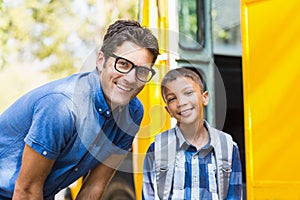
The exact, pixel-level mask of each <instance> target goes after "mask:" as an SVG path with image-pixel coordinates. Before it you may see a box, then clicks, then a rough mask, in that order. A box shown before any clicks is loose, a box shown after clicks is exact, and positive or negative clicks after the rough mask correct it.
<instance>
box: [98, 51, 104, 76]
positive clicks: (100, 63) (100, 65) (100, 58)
mask: <svg viewBox="0 0 300 200" xmlns="http://www.w3.org/2000/svg"><path fill="white" fill-rule="evenodd" d="M104 62H105V58H104V54H103V52H102V51H100V52H99V53H98V57H97V60H96V67H97V69H98V71H99V72H101V71H102V69H103V65H104Z"/></svg>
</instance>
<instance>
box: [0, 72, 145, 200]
mask: <svg viewBox="0 0 300 200" xmlns="http://www.w3.org/2000/svg"><path fill="white" fill-rule="evenodd" d="M143 113H144V110H143V106H142V104H141V102H140V101H139V100H138V99H137V98H136V97H135V98H134V99H133V100H131V101H130V103H129V105H128V106H124V107H122V108H118V109H115V110H114V111H111V110H110V109H109V107H108V105H107V103H106V100H105V98H104V94H103V92H102V89H101V85H100V81H99V76H98V71H97V70H96V69H95V70H94V71H92V72H88V73H80V74H75V75H72V76H70V77H67V78H64V79H61V80H57V81H54V82H51V83H48V84H46V85H44V86H41V87H39V88H37V89H35V90H33V91H31V92H29V93H27V94H26V95H24V96H23V97H21V98H20V99H18V100H17V101H16V102H15V103H14V104H13V105H11V106H10V107H9V108H8V109H7V110H6V111H4V112H3V113H2V114H1V115H0V197H1V196H4V197H12V194H13V190H14V184H15V181H16V179H17V177H18V174H19V170H20V166H21V159H22V153H23V149H24V146H25V143H26V144H28V145H29V146H30V147H32V148H33V149H34V150H35V151H36V152H38V153H39V154H41V155H42V156H44V157H46V158H48V159H53V160H56V161H55V164H54V166H53V169H52V170H51V172H50V174H49V176H48V178H47V180H46V182H45V185H44V197H45V199H53V198H54V195H55V194H56V193H57V192H58V191H59V190H61V189H62V188H65V187H67V186H68V185H70V184H71V183H72V182H74V181H75V180H77V179H78V178H79V177H81V176H83V175H85V174H86V173H87V172H88V171H89V170H90V169H93V168H94V167H95V166H97V165H98V164H99V163H101V162H103V161H104V160H105V159H106V158H108V156H109V155H111V154H124V153H127V152H129V150H130V149H131V145H132V141H133V138H134V136H135V135H136V133H137V131H138V129H139V125H140V123H141V120H142V118H143ZM32 170H35V169H32Z"/></svg>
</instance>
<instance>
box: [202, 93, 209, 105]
mask: <svg viewBox="0 0 300 200" xmlns="http://www.w3.org/2000/svg"><path fill="white" fill-rule="evenodd" d="M202 96H203V105H204V106H207V105H208V102H209V94H208V91H205V92H203V93H202Z"/></svg>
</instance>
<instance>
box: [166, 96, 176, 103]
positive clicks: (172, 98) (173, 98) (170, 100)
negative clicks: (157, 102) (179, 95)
mask: <svg viewBox="0 0 300 200" xmlns="http://www.w3.org/2000/svg"><path fill="white" fill-rule="evenodd" d="M175 99H176V98H175V97H171V98H168V99H167V103H171V102H172V101H174V100H175Z"/></svg>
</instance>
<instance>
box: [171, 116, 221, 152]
mask: <svg viewBox="0 0 300 200" xmlns="http://www.w3.org/2000/svg"><path fill="white" fill-rule="evenodd" d="M203 125H204V127H205V128H206V129H207V132H208V135H209V142H208V144H206V145H205V146H204V147H203V148H202V149H201V151H200V156H205V155H207V154H208V153H209V152H210V151H211V149H212V147H213V146H214V144H215V141H216V136H215V134H214V132H213V130H212V129H211V127H210V126H209V124H208V122H207V121H205V120H204V124H203ZM212 132H213V135H211V133H212ZM175 133H176V137H177V139H178V141H179V142H178V143H179V146H178V148H179V150H186V149H187V148H188V147H189V146H190V145H191V144H190V143H189V142H188V141H187V140H186V139H185V137H184V136H183V134H182V132H181V131H180V129H179V127H178V125H176V126H175Z"/></svg>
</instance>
